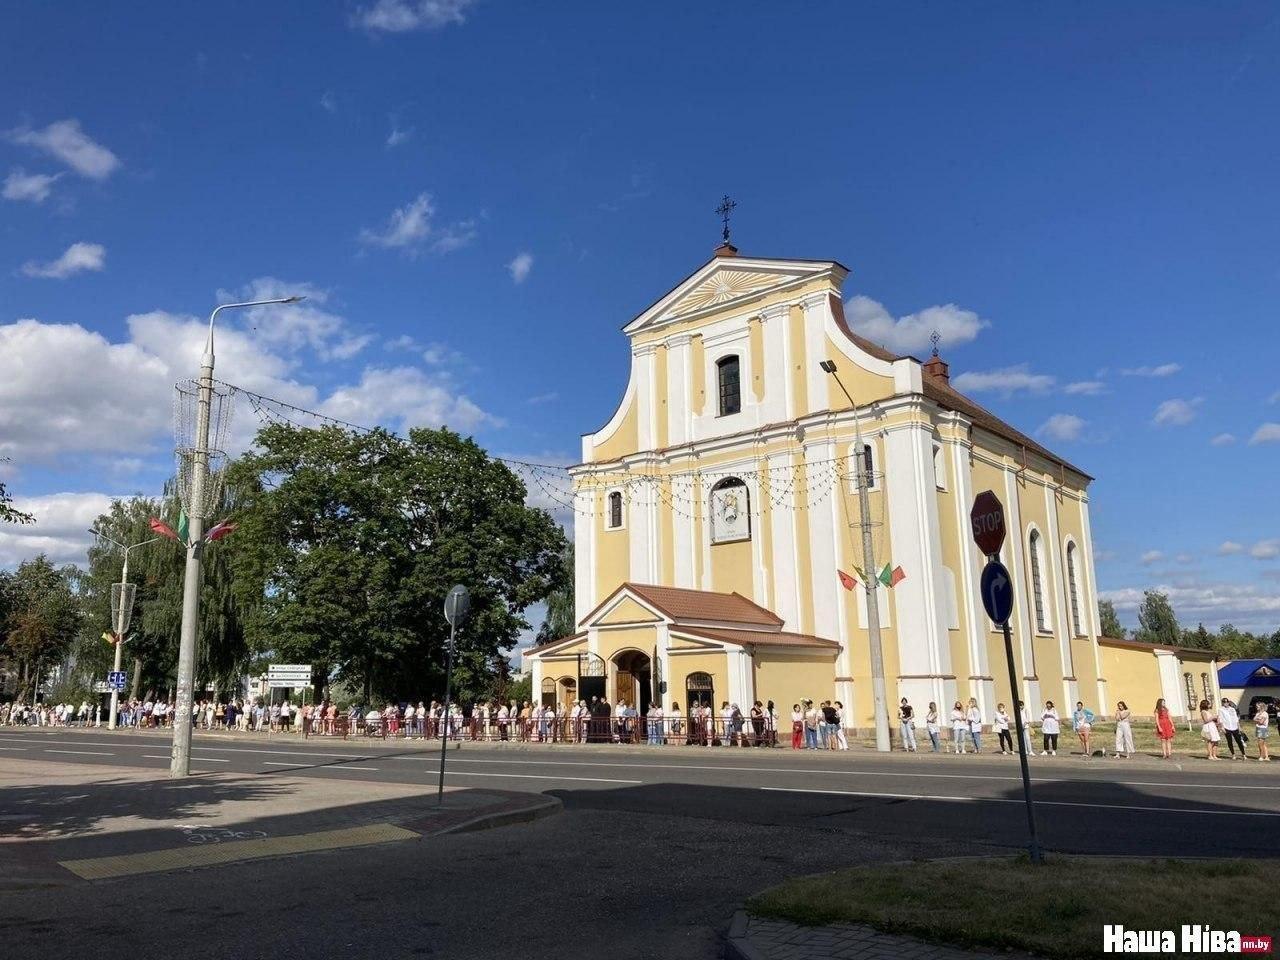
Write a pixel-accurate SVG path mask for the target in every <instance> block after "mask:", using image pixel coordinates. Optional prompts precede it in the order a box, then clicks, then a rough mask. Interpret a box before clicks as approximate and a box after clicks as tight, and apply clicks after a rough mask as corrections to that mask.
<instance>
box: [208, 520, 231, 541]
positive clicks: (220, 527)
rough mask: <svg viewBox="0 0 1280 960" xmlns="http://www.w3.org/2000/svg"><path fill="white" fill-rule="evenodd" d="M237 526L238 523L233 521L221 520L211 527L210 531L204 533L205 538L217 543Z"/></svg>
mask: <svg viewBox="0 0 1280 960" xmlns="http://www.w3.org/2000/svg"><path fill="white" fill-rule="evenodd" d="M235 528H236V524H234V523H232V522H231V521H230V520H220V521H218V522H217V523H215V524H214V525H213V527H212V528H210V530H209V532H208V533H206V534H205V535H204V538H205V539H206V540H210V541H212V542H215V543H216V542H217V541H219V540H221V539H222V538H223V537H225V536H226V535H227V534H229V533H232V532H233V531H234V530H235Z"/></svg>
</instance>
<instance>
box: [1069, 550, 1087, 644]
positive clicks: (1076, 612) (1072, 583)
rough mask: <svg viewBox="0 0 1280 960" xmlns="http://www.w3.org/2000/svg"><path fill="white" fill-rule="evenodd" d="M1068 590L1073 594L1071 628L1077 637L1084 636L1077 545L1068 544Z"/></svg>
mask: <svg viewBox="0 0 1280 960" xmlns="http://www.w3.org/2000/svg"><path fill="white" fill-rule="evenodd" d="M1067 592H1068V593H1069V594H1070V595H1071V629H1072V630H1074V631H1075V635H1076V636H1077V637H1083V636H1084V630H1082V629H1081V628H1080V594H1079V592H1078V591H1077V589H1076V545H1075V544H1074V543H1068V544H1067Z"/></svg>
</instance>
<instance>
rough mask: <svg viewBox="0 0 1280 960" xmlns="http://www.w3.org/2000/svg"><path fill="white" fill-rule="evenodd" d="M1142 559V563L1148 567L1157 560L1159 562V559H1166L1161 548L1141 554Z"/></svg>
mask: <svg viewBox="0 0 1280 960" xmlns="http://www.w3.org/2000/svg"><path fill="white" fill-rule="evenodd" d="M1140 559H1141V561H1142V565H1143V566H1144V567H1147V566H1150V565H1151V564H1153V563H1156V562H1158V561H1160V560H1163V559H1164V553H1163V552H1162V551H1160V550H1148V551H1147V552H1146V553H1144V554H1143V555H1142V556H1141V558H1140Z"/></svg>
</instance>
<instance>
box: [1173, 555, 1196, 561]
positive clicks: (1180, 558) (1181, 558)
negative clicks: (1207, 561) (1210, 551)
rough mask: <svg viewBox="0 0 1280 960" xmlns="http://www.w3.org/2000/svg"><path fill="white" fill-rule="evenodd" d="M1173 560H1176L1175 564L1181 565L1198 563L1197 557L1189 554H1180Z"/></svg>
mask: <svg viewBox="0 0 1280 960" xmlns="http://www.w3.org/2000/svg"><path fill="white" fill-rule="evenodd" d="M1173 560H1174V562H1175V563H1181V564H1188V563H1195V562H1196V558H1195V557H1193V556H1192V555H1191V554H1189V553H1180V554H1178V555H1177V556H1176V557H1174V558H1173Z"/></svg>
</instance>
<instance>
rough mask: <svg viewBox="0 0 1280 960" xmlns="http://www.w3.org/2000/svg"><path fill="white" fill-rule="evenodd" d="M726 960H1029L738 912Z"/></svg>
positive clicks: (843, 925) (856, 927)
mask: <svg viewBox="0 0 1280 960" xmlns="http://www.w3.org/2000/svg"><path fill="white" fill-rule="evenodd" d="M725 957H726V958H727V960H896V958H898V957H901V958H903V960H907V958H910V960H997V958H999V960H1031V958H1030V956H1029V955H1028V954H1021V953H1012V952H1000V953H978V952H974V951H972V950H961V949H959V948H958V947H947V946H941V945H939V944H934V943H926V942H925V941H923V940H917V939H916V938H915V937H904V936H898V935H896V934H892V933H881V932H880V931H879V930H875V929H873V928H871V927H866V926H861V925H858V924H851V923H841V924H831V925H829V926H823V927H802V926H800V925H799V924H795V923H788V922H786V921H785V920H763V919H761V918H759V917H753V916H751V915H750V914H748V913H746V912H745V911H742V910H739V911H738V912H737V913H736V914H734V917H733V922H732V923H731V924H730V925H729V935H728V938H727V940H726V942H725Z"/></svg>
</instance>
